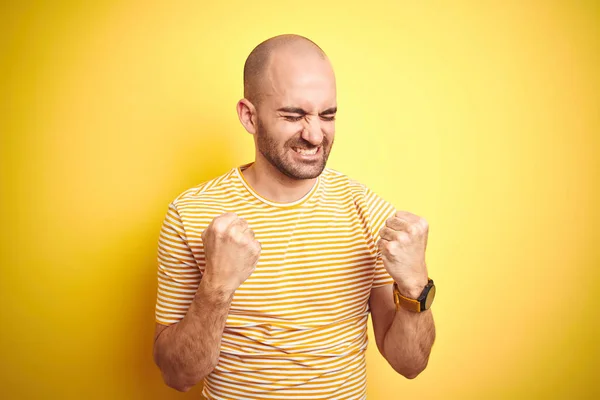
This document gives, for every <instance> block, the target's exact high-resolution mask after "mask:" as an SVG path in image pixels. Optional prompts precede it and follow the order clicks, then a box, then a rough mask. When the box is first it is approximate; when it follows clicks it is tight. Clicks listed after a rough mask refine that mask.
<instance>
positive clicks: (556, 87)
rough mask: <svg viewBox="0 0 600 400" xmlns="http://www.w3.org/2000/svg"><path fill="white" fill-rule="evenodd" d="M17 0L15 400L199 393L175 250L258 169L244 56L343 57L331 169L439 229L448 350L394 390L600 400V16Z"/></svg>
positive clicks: (431, 250) (6, 15) (11, 254)
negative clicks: (171, 218) (160, 361)
mask: <svg viewBox="0 0 600 400" xmlns="http://www.w3.org/2000/svg"><path fill="white" fill-rule="evenodd" d="M13 3H14V5H12V6H9V5H7V4H5V2H3V4H2V5H1V6H0V15H1V17H0V32H1V39H0V46H1V47H0V57H1V62H0V68H1V69H0V85H1V86H0V117H1V118H0V131H1V142H0V146H1V147H0V160H1V176H0V178H1V183H2V186H1V196H2V197H1V199H2V204H1V210H2V211H1V212H2V214H1V221H2V241H1V245H2V248H1V255H0V257H1V266H2V277H1V279H0V300H1V306H0V310H1V315H0V316H1V318H0V320H1V321H2V327H1V329H0V335H1V338H0V339H1V340H0V354H1V356H0V357H1V361H2V362H1V366H0V368H1V370H0V380H1V381H0V397H2V398H5V399H37V398H39V399H42V398H43V399H79V398H81V399H83V398H85V399H109V398H110V399H142V398H143V399H176V398H177V399H178V398H189V399H192V398H200V394H199V393H200V390H199V389H200V388H198V387H197V388H194V389H193V390H192V391H191V392H189V393H187V394H181V393H178V392H176V391H174V390H172V389H169V388H168V387H166V386H165V385H164V384H163V383H162V381H161V378H160V375H159V371H158V369H157V368H156V367H155V366H154V365H153V362H152V355H151V353H152V338H153V333H154V332H153V330H154V319H153V317H154V314H153V313H154V301H155V296H156V292H155V291H156V261H155V259H156V241H157V238H158V230H159V227H160V223H161V221H162V218H163V217H164V214H165V212H166V207H167V205H168V203H169V202H170V201H171V200H172V199H173V198H174V197H175V196H176V195H177V194H179V193H180V192H181V191H183V190H184V189H187V188H189V187H191V186H194V185H196V184H198V183H200V182H202V181H204V180H207V179H210V178H212V177H214V176H216V175H218V174H222V173H224V172H226V171H228V170H229V169H230V168H232V167H233V166H236V165H239V164H242V163H244V162H248V161H251V160H252V158H253V154H254V153H253V143H252V141H251V137H250V135H248V134H247V133H246V132H245V131H244V130H243V128H242V127H241V125H240V124H239V122H238V120H237V116H236V114H235V111H234V110H235V103H236V101H237V100H238V99H239V98H240V96H241V95H242V80H241V79H242V68H243V63H244V60H245V58H246V56H247V55H248V53H249V52H250V51H251V50H252V48H253V47H254V46H255V45H256V44H258V43H259V42H260V41H262V40H264V39H266V38H268V37H271V36H274V35H276V34H280V33H299V34H303V35H305V36H307V37H309V38H311V39H313V40H315V41H316V42H317V43H318V44H319V45H321V47H322V48H323V49H324V50H325V51H326V52H327V53H328V54H329V56H330V58H331V59H332V61H333V63H334V67H335V70H336V74H337V78H338V105H339V109H340V111H339V114H338V123H337V137H336V142H335V146H334V149H333V152H332V155H331V158H330V162H329V164H328V165H329V166H330V167H333V168H335V169H338V170H340V171H343V172H345V173H346V174H348V175H350V176H351V177H353V178H355V179H358V180H359V181H361V182H363V183H365V184H367V185H368V186H370V187H371V188H372V189H373V190H375V191H376V192H378V193H379V194H381V195H382V196H383V197H385V198H386V199H388V200H390V201H391V202H393V203H394V204H395V205H396V206H397V207H398V208H399V209H402V210H406V211H410V212H413V213H415V214H418V215H421V216H423V217H424V218H426V219H427V220H428V221H429V223H430V236H429V244H428V249H427V261H428V266H429V272H430V275H431V276H432V277H433V278H434V280H435V282H436V284H437V286H438V293H437V298H436V301H435V302H434V305H433V311H434V317H435V322H436V326H437V340H436V343H435V345H434V347H433V352H432V356H431V359H430V363H429V366H428V368H427V369H426V370H425V371H424V372H423V373H422V374H421V375H420V376H419V377H418V378H417V379H415V380H406V379H404V378H403V377H401V376H399V375H397V374H395V373H394V372H393V371H392V369H391V368H390V367H389V366H388V365H387V364H386V362H385V361H384V360H383V358H382V357H381V356H380V355H379V354H378V353H377V350H376V346H375V344H374V339H373V336H372V335H371V344H370V347H369V350H368V373H369V386H368V393H369V399H370V400H376V399H403V398H404V399H409V398H412V399H414V398H419V399H427V398H431V399H484V398H485V399H521V398H523V399H524V398H527V399H530V398H540V399H541V398H543V399H550V398H551V399H571V398H576V397H577V396H580V397H579V398H594V397H596V398H598V397H599V396H600V386H599V383H598V378H599V375H598V374H599V370H600V364H599V361H598V360H599V359H600V350H599V344H598V335H599V334H600V330H599V321H598V315H599V314H600V312H599V311H598V306H600V301H599V300H598V294H597V293H598V292H597V290H598V281H599V279H598V278H599V273H598V267H599V266H600V251H599V247H600V243H599V239H600V237H599V234H598V230H599V226H598V224H599V223H600V212H599V211H598V209H599V205H600V195H599V183H600V176H599V175H600V174H599V172H600V163H599V154H598V153H599V148H600V134H599V132H600V114H599V112H600V98H599V97H600V96H599V93H600V78H599V75H600V74H599V73H598V71H600V29H599V26H600V18H599V16H600V10H599V6H598V3H597V2H592V1H590V2H568V1H564V2H554V1H553V2H548V1H538V2H534V1H526V2H518V1H515V2H505V1H497V2H487V1H486V2H479V1H472V2H464V1H463V2H455V1H448V2H434V1H428V2H407V1H406V2H397V1H389V2H382V1H369V2H357V3H351V2H344V1H337V0H331V1H301V2H289V3H287V2H282V1H260V2H241V1H235V2H223V4H220V5H216V4H217V3H218V2H201V1H190V2H177V3H175V2H170V1H163V2H160V4H158V2H143V1H122V2H95V3H93V5H90V4H85V3H90V2H65V1H60V2H59V1H54V2H40V3H34V2H25V1H21V2H18V1H16V2H13Z"/></svg>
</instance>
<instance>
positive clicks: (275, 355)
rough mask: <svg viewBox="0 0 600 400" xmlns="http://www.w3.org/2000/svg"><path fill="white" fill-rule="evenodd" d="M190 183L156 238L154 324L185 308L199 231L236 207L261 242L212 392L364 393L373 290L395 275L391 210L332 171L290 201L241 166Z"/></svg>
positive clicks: (235, 305)
mask: <svg viewBox="0 0 600 400" xmlns="http://www.w3.org/2000/svg"><path fill="white" fill-rule="evenodd" d="M249 165H251V164H245V165H242V166H240V167H238V168H233V169H232V170H230V171H229V172H228V173H226V174H224V175H222V176H220V177H217V178H215V179H212V180H210V181H208V182H204V183H202V184H200V185H198V186H196V187H193V188H191V189H188V190H186V191H184V192H183V193H181V194H180V195H179V196H177V197H176V198H175V199H174V200H173V201H172V202H171V204H169V207H168V211H167V214H166V217H165V219H164V221H163V224H162V227H161V231H160V238H159V241H158V298H157V304H156V322H158V323H160V324H164V325H171V324H174V323H176V322H178V321H180V320H181V319H182V318H183V317H184V316H185V314H186V312H187V310H188V308H189V306H190V303H191V302H192V300H193V298H194V294H195V293H196V290H197V289H198V285H199V284H200V280H201V279H202V273H203V270H204V267H205V258H204V249H203V245H202V239H201V235H202V232H203V231H204V229H205V228H206V227H207V226H208V224H209V223H210V222H211V221H212V220H213V219H214V218H215V217H217V216H219V215H221V214H223V213H226V212H234V213H236V214H237V215H238V216H240V217H242V218H244V219H245V220H246V221H247V222H248V225H249V227H250V228H251V229H252V230H253V231H254V233H255V237H256V240H258V241H259V242H260V243H261V245H262V250H261V254H260V258H259V261H258V264H257V265H256V269H255V271H254V272H253V273H252V275H250V277H249V278H248V279H247V280H246V281H245V282H244V283H243V284H242V285H241V286H240V287H239V288H238V289H237V291H236V292H235V294H234V297H233V301H232V303H231V308H230V310H229V315H228V318H227V322H226V325H225V330H224V332H223V337H222V342H221V349H220V351H221V352H220V356H219V362H218V364H217V366H216V367H215V369H214V370H213V371H212V373H210V374H209V375H208V376H207V377H206V379H205V381H204V390H203V392H202V394H203V395H204V396H206V397H207V398H208V399H290V398H294V399H325V398H327V399H364V398H365V397H366V368H365V367H366V365H365V349H366V347H367V340H368V339H367V320H368V313H369V311H370V310H369V295H370V291H371V288H374V287H378V286H383V285H388V284H392V283H393V279H392V278H391V277H390V275H389V274H388V273H387V271H386V270H385V268H384V267H383V261H382V258H381V253H379V252H378V250H377V246H376V242H377V240H379V235H378V232H379V230H380V229H381V228H382V227H383V225H384V224H385V221H386V219H387V218H389V217H391V216H392V215H393V214H394V212H395V209H394V207H393V206H392V205H391V204H390V203H388V202H387V201H385V200H384V199H382V198H381V197H379V196H377V195H376V194H375V193H374V192H372V191H371V190H370V189H368V188H367V187H366V186H365V185H363V184H361V183H359V182H357V181H355V180H352V179H350V178H348V177H347V176H346V175H344V174H342V173H340V172H337V171H335V170H332V169H330V168H325V169H324V170H323V172H322V173H321V175H320V176H319V177H318V178H317V180H316V183H315V185H314V186H313V188H312V189H311V190H310V191H309V193H307V194H306V195H305V196H304V197H303V198H301V199H300V200H298V201H295V202H293V203H285V204H282V203H274V202H272V201H269V200H267V199H265V198H263V197H261V196H260V195H259V194H258V193H256V192H255V191H254V190H253V189H252V187H251V186H250V185H249V184H248V182H247V181H246V180H245V178H244V176H243V174H242V172H241V171H243V170H244V169H245V168H247V167H248V166H249Z"/></svg>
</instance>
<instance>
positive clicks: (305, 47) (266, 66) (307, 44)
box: [244, 34, 327, 105]
mask: <svg viewBox="0 0 600 400" xmlns="http://www.w3.org/2000/svg"><path fill="white" fill-rule="evenodd" d="M290 57H293V58H306V57H317V58H319V59H321V60H323V61H327V56H326V55H325V52H324V51H323V50H322V49H321V48H320V47H319V46H318V45H317V44H316V43H314V42H313V41H312V40H310V39H307V38H305V37H304V36H300V35H292V34H286V35H279V36H275V37H272V38H270V39H267V40H265V41H264V42H262V43H261V44H259V45H258V46H256V47H255V48H254V50H252V52H251V53H250V55H249V56H248V58H247V59H246V63H245V64H244V97H245V98H246V99H248V100H249V101H250V102H252V103H253V104H255V105H258V103H260V101H261V98H262V95H263V94H264V92H265V87H264V86H265V80H266V78H267V76H268V75H269V72H270V68H271V66H272V64H273V63H274V61H275V63H276V62H277V60H278V59H282V58H283V59H287V60H289V59H290Z"/></svg>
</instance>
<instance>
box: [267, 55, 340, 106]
mask: <svg viewBox="0 0 600 400" xmlns="http://www.w3.org/2000/svg"><path fill="white" fill-rule="evenodd" d="M265 75H266V76H265V85H264V88H263V89H264V96H265V100H266V101H268V103H270V105H272V106H273V107H277V108H278V107H284V106H296V107H302V108H304V109H305V110H307V111H309V110H313V109H314V110H318V109H322V108H328V107H332V106H335V105H336V104H335V102H336V83H335V75H334V73H333V69H332V67H331V64H330V63H329V61H328V60H327V59H323V58H321V57H320V56H316V55H314V54H309V55H298V54H291V55H290V54H285V53H279V54H276V55H273V57H272V59H271V61H270V65H269V68H268V70H267V74H265Z"/></svg>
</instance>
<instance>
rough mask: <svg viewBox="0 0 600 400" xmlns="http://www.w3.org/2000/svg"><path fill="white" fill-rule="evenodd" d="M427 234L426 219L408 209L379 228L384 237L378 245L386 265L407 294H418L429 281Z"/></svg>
mask: <svg viewBox="0 0 600 400" xmlns="http://www.w3.org/2000/svg"><path fill="white" fill-rule="evenodd" d="M428 234H429V226H428V224H427V221H426V220H425V219H423V218H421V217H419V216H418V215H415V214H411V213H409V212H407V211H398V212H396V214H395V215H394V216H393V217H390V218H388V219H387V220H386V221H385V226H384V227H383V228H381V230H380V231H379V235H380V236H381V239H379V241H378V242H377V246H378V247H379V250H380V251H381V254H382V258H383V265H384V266H385V269H386V270H387V271H388V273H389V274H390V275H391V276H392V278H394V281H396V283H397V284H398V288H399V290H400V292H401V293H402V294H403V295H404V296H407V297H411V298H416V297H417V296H418V295H419V294H420V293H421V291H422V290H423V288H424V287H425V285H427V281H428V279H427V278H428V276H427V267H426V265H425V249H426V248H427V235H428Z"/></svg>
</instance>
